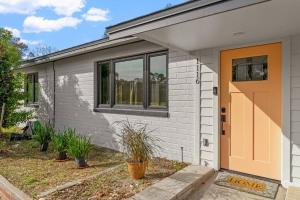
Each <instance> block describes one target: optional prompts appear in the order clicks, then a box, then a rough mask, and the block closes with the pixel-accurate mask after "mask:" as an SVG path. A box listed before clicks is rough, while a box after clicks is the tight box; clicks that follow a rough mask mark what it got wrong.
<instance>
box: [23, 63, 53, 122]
mask: <svg viewBox="0 0 300 200" xmlns="http://www.w3.org/2000/svg"><path fill="white" fill-rule="evenodd" d="M24 71H26V73H36V72H38V78H39V84H40V95H39V107H38V108H35V114H36V115H37V116H38V118H39V119H41V120H42V121H45V122H48V121H52V120H53V88H54V87H53V69H52V64H51V63H48V64H42V65H37V66H35V67H31V68H26V69H25V70H24Z"/></svg>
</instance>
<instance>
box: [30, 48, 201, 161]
mask: <svg viewBox="0 0 300 200" xmlns="http://www.w3.org/2000/svg"><path fill="white" fill-rule="evenodd" d="M162 49H163V48H162V47H160V46H157V45H154V44H152V43H149V42H140V43H133V44H128V45H126V46H120V47H116V48H111V49H107V50H102V51H97V52H93V53H88V54H84V55H81V56H76V57H72V58H67V59H63V60H60V61H56V62H55V63H54V65H55V71H56V79H57V80H56V115H55V116H56V124H55V127H56V129H64V128H65V127H70V128H75V129H76V130H77V131H78V132H79V133H81V134H83V135H88V136H90V137H91V138H92V141H93V143H95V144H97V145H99V146H104V147H109V148H113V149H118V148H119V147H118V144H117V142H116V134H115V131H117V132H118V130H114V128H113V127H112V124H113V123H114V122H116V121H119V120H125V119H126V118H128V119H129V120H130V121H138V122H143V123H146V124H148V125H149V129H154V130H155V131H154V132H153V134H154V135H156V136H157V137H159V138H160V139H161V144H160V146H161V147H162V151H161V154H160V156H162V157H167V158H169V159H174V160H181V147H183V151H184V152H183V157H184V161H186V162H192V161H193V155H194V134H195V132H194V121H195V119H194V118H195V112H196V110H195V109H194V96H193V94H194V92H193V91H194V86H195V69H196V59H193V58H192V57H191V56H188V55H186V54H184V53H179V52H177V51H171V50H170V51H169V117H168V118H164V117H146V116H134V115H122V114H108V113H99V112H94V111H93V109H94V62H96V61H101V60H107V59H112V58H119V57H124V56H130V55H137V54H140V53H145V52H153V51H157V50H162ZM49 65H50V66H51V70H52V63H51V64H49ZM28 69H30V71H33V72H35V71H37V72H39V77H40V78H39V79H40V83H41V88H42V91H46V90H48V89H49V87H48V85H49V84H48V85H47V84H44V78H43V77H45V72H46V71H47V70H48V72H49V73H50V74H52V71H51V72H50V68H49V66H48V67H47V66H46V67H44V66H41V65H40V66H37V67H34V68H28ZM50 74H49V77H50ZM52 78H53V77H52ZM42 94H43V92H42ZM52 94H53V87H52V88H51V91H49V95H50V96H52ZM40 104H41V106H40V109H41V108H44V107H45V105H47V104H45V103H44V100H43V102H41V103H40Z"/></svg>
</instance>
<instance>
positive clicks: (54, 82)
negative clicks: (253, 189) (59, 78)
mask: <svg viewBox="0 0 300 200" xmlns="http://www.w3.org/2000/svg"><path fill="white" fill-rule="evenodd" d="M52 69H53V118H52V123H53V128H55V113H56V98H55V96H56V71H55V61H53V62H52Z"/></svg>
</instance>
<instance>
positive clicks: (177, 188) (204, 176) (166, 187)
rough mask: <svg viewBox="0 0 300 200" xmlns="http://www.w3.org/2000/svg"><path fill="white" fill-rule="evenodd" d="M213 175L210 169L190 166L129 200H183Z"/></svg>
mask: <svg viewBox="0 0 300 200" xmlns="http://www.w3.org/2000/svg"><path fill="white" fill-rule="evenodd" d="M213 175H214V170H213V169H212V168H208V167H203V166H197V165H191V166H188V167H186V168H184V169H183V170H181V171H179V172H177V173H175V174H173V175H172V176H170V177H168V178H165V179H163V180H162V181H160V182H158V183H156V184H154V185H152V186H150V187H149V188H147V189H145V190H143V191H142V192H140V193H138V194H136V195H135V196H133V197H131V198H130V199H129V200H175V199H176V200H179V199H185V198H186V197H187V196H188V195H189V194H191V193H192V191H193V190H194V189H196V188H197V187H198V186H199V185H201V184H203V183H205V182H206V181H207V180H208V179H209V178H210V177H211V176H213Z"/></svg>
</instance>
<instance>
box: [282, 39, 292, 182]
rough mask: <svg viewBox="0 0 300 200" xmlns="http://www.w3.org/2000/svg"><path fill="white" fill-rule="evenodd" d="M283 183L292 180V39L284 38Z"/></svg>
mask: <svg viewBox="0 0 300 200" xmlns="http://www.w3.org/2000/svg"><path fill="white" fill-rule="evenodd" d="M281 82H282V83H281V84H282V89H281V95H282V101H281V112H282V114H281V123H282V124H281V135H282V139H281V184H282V185H283V186H284V187H287V186H288V185H289V184H290V182H291V40H290V38H288V39H283V40H282V81H281Z"/></svg>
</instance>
